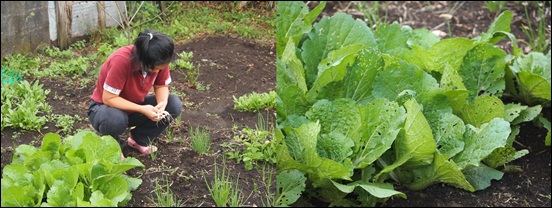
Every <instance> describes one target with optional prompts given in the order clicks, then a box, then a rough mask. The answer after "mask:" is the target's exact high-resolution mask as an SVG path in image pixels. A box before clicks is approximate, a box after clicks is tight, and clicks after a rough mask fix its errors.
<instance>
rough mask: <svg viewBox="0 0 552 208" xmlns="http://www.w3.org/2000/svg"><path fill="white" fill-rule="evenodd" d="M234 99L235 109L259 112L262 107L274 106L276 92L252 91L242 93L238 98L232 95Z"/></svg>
mask: <svg viewBox="0 0 552 208" xmlns="http://www.w3.org/2000/svg"><path fill="white" fill-rule="evenodd" d="M232 97H233V100H234V109H236V110H237V111H240V112H258V111H260V110H262V109H270V108H274V105H275V100H276V92H275V91H270V92H263V93H260V94H259V93H256V92H252V93H249V94H245V95H242V96H240V97H238V98H236V96H232Z"/></svg>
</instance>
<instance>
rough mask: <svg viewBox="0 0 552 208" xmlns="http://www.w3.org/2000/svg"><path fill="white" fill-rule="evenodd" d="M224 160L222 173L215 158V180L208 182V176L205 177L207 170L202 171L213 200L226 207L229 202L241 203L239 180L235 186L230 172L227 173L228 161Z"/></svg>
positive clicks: (233, 203) (219, 205)
mask: <svg viewBox="0 0 552 208" xmlns="http://www.w3.org/2000/svg"><path fill="white" fill-rule="evenodd" d="M222 161H223V164H222V173H219V172H218V168H217V163H216V159H215V164H214V165H213V166H214V172H213V181H212V182H211V183H209V182H207V177H205V172H206V171H204V172H203V173H202V174H203V179H204V181H205V184H207V188H208V189H209V193H211V197H213V200H215V204H216V205H217V207H225V206H227V205H228V204H229V203H230V204H232V205H236V206H237V205H240V202H239V199H240V197H239V189H238V183H237V180H236V184H235V186H234V183H233V181H231V179H230V172H228V174H226V163H225V162H224V161H225V160H224V158H223V160H222ZM238 180H239V176H238Z"/></svg>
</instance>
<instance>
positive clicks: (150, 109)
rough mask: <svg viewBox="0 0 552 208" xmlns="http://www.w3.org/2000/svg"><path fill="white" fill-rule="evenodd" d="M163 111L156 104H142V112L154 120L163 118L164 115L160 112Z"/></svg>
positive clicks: (157, 120)
mask: <svg viewBox="0 0 552 208" xmlns="http://www.w3.org/2000/svg"><path fill="white" fill-rule="evenodd" d="M163 108H164V107H163ZM163 111H164V110H160V109H159V108H157V106H156V107H154V106H153V105H142V114H144V115H145V116H146V117H148V118H149V119H150V120H152V121H155V122H159V121H160V120H162V119H163V118H165V115H163V114H162V112H163Z"/></svg>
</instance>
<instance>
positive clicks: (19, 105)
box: [2, 80, 52, 131]
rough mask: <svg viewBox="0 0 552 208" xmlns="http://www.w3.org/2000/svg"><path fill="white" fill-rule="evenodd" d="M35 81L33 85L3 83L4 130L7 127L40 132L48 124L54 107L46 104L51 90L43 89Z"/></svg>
mask: <svg viewBox="0 0 552 208" xmlns="http://www.w3.org/2000/svg"><path fill="white" fill-rule="evenodd" d="M42 86H43V85H42V84H39V81H38V80H37V81H35V82H34V83H33V84H32V85H31V84H30V83H29V82H28V81H27V80H23V81H22V82H21V83H13V84H4V83H2V130H4V128H5V127H12V128H20V129H23V130H36V131H40V129H41V128H42V126H43V125H44V124H45V123H46V121H47V118H46V116H45V115H47V114H48V113H49V112H51V110H52V107H51V106H50V105H49V104H48V103H47V102H46V95H48V94H49V93H50V90H44V89H42Z"/></svg>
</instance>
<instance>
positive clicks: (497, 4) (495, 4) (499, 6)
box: [484, 1, 508, 19]
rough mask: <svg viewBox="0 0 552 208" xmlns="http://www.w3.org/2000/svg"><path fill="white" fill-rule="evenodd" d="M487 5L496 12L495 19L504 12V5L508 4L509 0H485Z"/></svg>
mask: <svg viewBox="0 0 552 208" xmlns="http://www.w3.org/2000/svg"><path fill="white" fill-rule="evenodd" d="M484 3H485V6H486V7H487V9H489V11H490V12H491V13H495V17H494V18H495V19H496V17H497V16H498V15H499V14H500V12H502V10H503V9H504V6H506V3H508V2H507V1H484Z"/></svg>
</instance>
